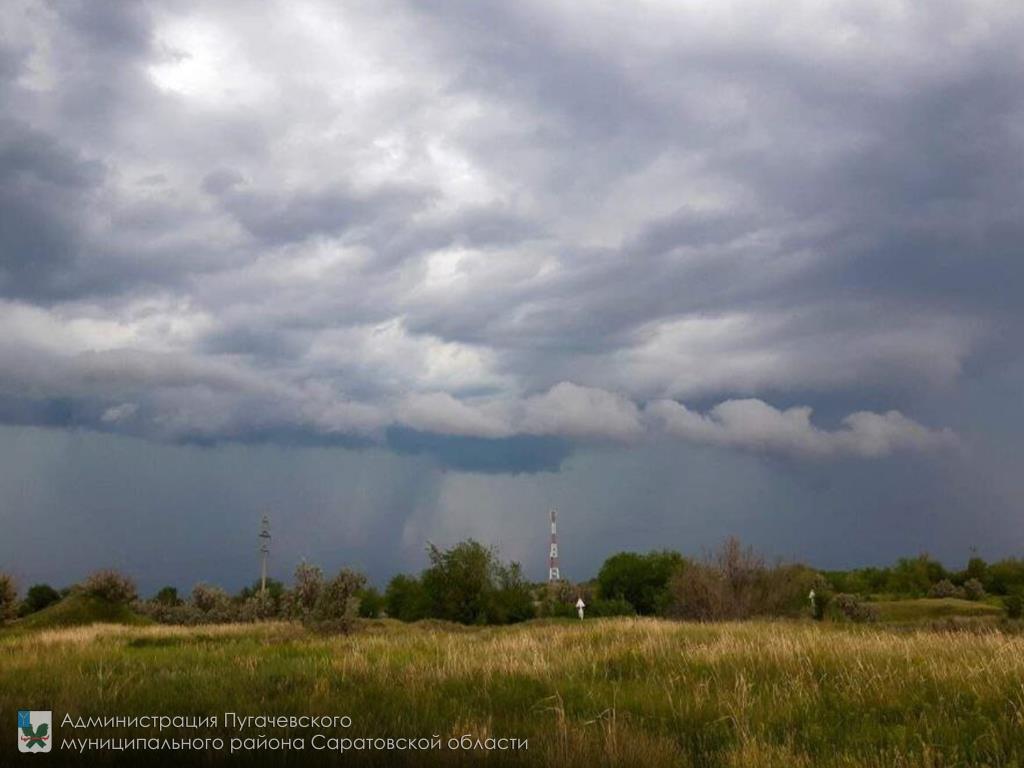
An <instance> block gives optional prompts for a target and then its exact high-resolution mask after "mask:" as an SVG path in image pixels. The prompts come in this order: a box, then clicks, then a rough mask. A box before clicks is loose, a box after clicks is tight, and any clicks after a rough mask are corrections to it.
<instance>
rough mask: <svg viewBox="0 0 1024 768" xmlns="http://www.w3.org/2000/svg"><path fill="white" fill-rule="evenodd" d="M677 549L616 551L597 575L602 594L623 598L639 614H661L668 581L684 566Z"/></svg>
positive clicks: (606, 597)
mask: <svg viewBox="0 0 1024 768" xmlns="http://www.w3.org/2000/svg"><path fill="white" fill-rule="evenodd" d="M686 564H687V563H686V560H685V558H683V556H682V555H680V554H679V553H678V552H671V551H669V550H665V551H662V552H648V553H647V554H644V555H642V554H638V553H636V552H619V553H618V554H616V555H612V556H611V557H609V558H608V559H607V560H605V561H604V564H603V565H602V566H601V570H600V571H598V574H597V583H598V588H599V591H600V593H601V597H602V598H604V599H606V600H616V599H619V600H625V601H626V602H628V603H629V604H630V605H632V606H633V608H634V609H635V610H636V612H637V613H638V614H640V615H646V616H650V615H654V614H657V613H661V612H662V611H663V610H664V608H665V605H666V603H667V601H668V583H669V580H670V579H671V578H672V576H673V574H674V573H676V572H677V571H679V570H681V569H683V568H685V567H686Z"/></svg>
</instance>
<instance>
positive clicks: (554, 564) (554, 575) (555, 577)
mask: <svg viewBox="0 0 1024 768" xmlns="http://www.w3.org/2000/svg"><path fill="white" fill-rule="evenodd" d="M561 579H562V574H561V573H560V572H559V570H558V510H557V509H554V508H552V509H551V549H549V550H548V581H549V582H556V581H561Z"/></svg>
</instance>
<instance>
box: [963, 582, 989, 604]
mask: <svg viewBox="0 0 1024 768" xmlns="http://www.w3.org/2000/svg"><path fill="white" fill-rule="evenodd" d="M963 591H964V597H965V598H967V599H968V600H983V599H984V598H985V587H983V586H982V584H981V582H980V581H978V579H968V580H967V581H965V582H964V587H963Z"/></svg>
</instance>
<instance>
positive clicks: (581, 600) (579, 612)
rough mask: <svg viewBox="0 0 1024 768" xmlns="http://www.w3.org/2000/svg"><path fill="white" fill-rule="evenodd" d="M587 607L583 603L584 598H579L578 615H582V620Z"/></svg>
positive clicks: (577, 602) (577, 604)
mask: <svg viewBox="0 0 1024 768" xmlns="http://www.w3.org/2000/svg"><path fill="white" fill-rule="evenodd" d="M586 607H587V604H586V603H584V602H583V598H582V597H581V598H579V599H578V600H577V601H576V613H578V614H579V615H580V619H581V620H582V619H583V609H584V608H586Z"/></svg>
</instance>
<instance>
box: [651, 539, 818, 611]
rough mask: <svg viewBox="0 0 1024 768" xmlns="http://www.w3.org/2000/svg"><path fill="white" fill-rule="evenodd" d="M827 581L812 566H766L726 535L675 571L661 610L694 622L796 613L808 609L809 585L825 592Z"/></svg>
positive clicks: (755, 555)
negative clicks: (702, 556) (717, 546)
mask: <svg viewBox="0 0 1024 768" xmlns="http://www.w3.org/2000/svg"><path fill="white" fill-rule="evenodd" d="M826 586H827V585H826V584H825V582H824V581H823V580H822V579H821V577H819V575H818V574H817V573H816V572H815V571H813V570H812V569H810V568H807V567H806V566H802V565H777V566H774V567H768V566H767V565H766V564H765V562H764V559H763V558H762V557H760V556H759V555H757V554H756V553H755V552H754V551H753V550H752V549H750V548H749V547H748V548H743V547H742V546H741V545H740V543H739V541H738V540H737V539H735V538H730V539H727V540H726V541H725V542H724V543H723V545H722V547H721V548H720V549H719V551H718V552H717V553H715V554H714V555H713V556H711V557H706V558H705V560H704V562H703V563H693V564H688V565H686V566H685V567H683V568H681V569H679V570H677V571H676V573H675V575H674V576H673V577H672V579H671V581H670V582H669V589H668V605H667V608H666V614H668V615H670V616H674V617H677V618H684V619H694V620H697V621H715V620H721V619H743V618H747V617H749V616H786V615H791V616H795V615H799V614H801V613H803V612H805V611H806V610H807V596H808V594H809V592H810V590H811V588H812V587H813V588H814V589H815V590H816V591H819V590H820V591H822V592H824V591H825V587H826Z"/></svg>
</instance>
